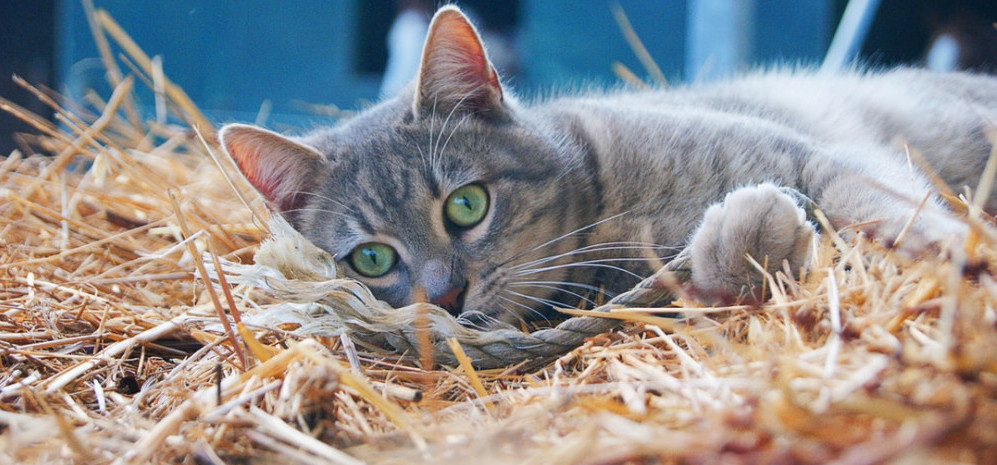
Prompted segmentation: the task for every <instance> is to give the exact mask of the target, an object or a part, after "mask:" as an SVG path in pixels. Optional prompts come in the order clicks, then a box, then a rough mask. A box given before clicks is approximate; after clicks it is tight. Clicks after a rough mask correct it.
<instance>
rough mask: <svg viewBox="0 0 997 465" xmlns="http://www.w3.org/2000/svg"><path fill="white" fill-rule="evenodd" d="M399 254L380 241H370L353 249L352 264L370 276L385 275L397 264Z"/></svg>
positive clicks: (355, 268)
mask: <svg viewBox="0 0 997 465" xmlns="http://www.w3.org/2000/svg"><path fill="white" fill-rule="evenodd" d="M397 259H398V254H396V253H395V249H392V248H391V246H389V245H385V244H381V243H379V242H368V243H366V244H361V245H360V246H359V247H357V248H355V249H353V253H352V254H350V264H351V265H353V269H354V270H357V273H360V274H362V275H364V276H367V277H369V278H376V277H378V276H384V275H385V274H386V273H387V272H388V271H391V267H392V266H395V261H396V260H397Z"/></svg>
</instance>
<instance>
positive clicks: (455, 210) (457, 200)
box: [443, 184, 488, 228]
mask: <svg viewBox="0 0 997 465" xmlns="http://www.w3.org/2000/svg"><path fill="white" fill-rule="evenodd" d="M443 212H444V213H445V214H446V216H447V219H448V220H450V222H452V223H453V224H455V225H457V226H458V227H461V228H469V227H471V226H474V225H476V224H478V223H480V222H481V220H482V219H484V218H485V214H486V213H488V192H487V191H485V188H484V187H481V186H480V185H478V184H468V185H466V186H464V187H461V188H458V189H457V190H455V191H453V193H451V194H450V196H449V197H447V203H446V205H444V207H443Z"/></svg>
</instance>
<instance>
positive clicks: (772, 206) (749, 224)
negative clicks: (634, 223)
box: [689, 184, 814, 303]
mask: <svg viewBox="0 0 997 465" xmlns="http://www.w3.org/2000/svg"><path fill="white" fill-rule="evenodd" d="M813 235H814V226H813V225H812V224H811V223H809V222H808V221H807V216H806V212H805V211H804V210H803V209H802V208H800V206H799V205H797V202H796V199H794V198H793V197H791V196H789V195H787V194H786V193H783V192H782V191H780V189H779V188H777V187H776V186H774V185H772V184H760V185H757V186H751V187H743V188H741V189H738V190H736V191H734V192H731V193H730V194H727V196H726V197H725V198H724V200H723V202H720V203H717V204H714V205H712V206H711V207H710V208H709V209H707V210H706V214H705V215H704V216H703V223H702V224H701V225H700V226H699V228H698V229H697V230H696V232H695V233H694V234H693V237H692V241H691V243H690V244H689V248H690V258H691V261H692V285H693V290H694V293H695V295H696V296H697V297H698V298H699V299H701V300H703V301H705V302H709V303H716V302H725V303H729V302H734V301H738V300H744V299H748V300H753V301H760V300H762V299H764V298H765V297H766V296H764V295H761V289H762V282H763V280H764V279H765V275H764V274H763V273H762V272H761V271H759V270H758V268H757V267H755V266H754V265H752V264H751V262H750V261H749V260H748V258H747V257H748V256H750V257H751V258H753V259H754V260H755V261H757V262H758V263H759V264H762V265H764V266H765V269H766V271H767V272H769V273H772V272H775V271H777V270H781V269H782V267H783V262H787V263H788V264H789V268H790V270H792V271H793V273H794V274H795V273H796V272H798V271H799V270H800V269H802V268H803V267H804V266H805V264H806V262H807V258H808V257H809V255H810V243H811V239H812V238H813Z"/></svg>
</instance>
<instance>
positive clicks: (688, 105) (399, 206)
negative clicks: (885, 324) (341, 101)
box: [222, 7, 997, 322]
mask: <svg viewBox="0 0 997 465" xmlns="http://www.w3.org/2000/svg"><path fill="white" fill-rule="evenodd" d="M442 11H443V12H445V13H440V14H438V16H437V17H438V18H439V17H440V15H443V14H446V15H454V14H456V15H459V12H458V11H457V10H456V9H455V8H453V7H447V8H444V10H442ZM455 12H456V13H455ZM454 19H455V17H453V16H450V17H449V20H448V23H447V25H446V27H447V28H453V27H461V26H462V25H466V21H464V20H463V16H459V18H456V19H457V21H456V22H455V21H454ZM462 21H463V22H462ZM439 23H440V24H443V21H439ZM455 24H456V25H455ZM433 27H434V29H433V31H434V33H435V34H436V35H437V36H442V37H447V36H448V34H450V31H449V30H447V29H444V28H443V27H442V26H439V25H438V24H437V21H434V26H433ZM466 27H470V26H469V25H467V26H466ZM472 31H473V29H472ZM461 32H462V33H463V35H461V36H460V39H461V40H463V41H465V42H466V41H467V40H471V39H468V37H471V36H469V35H468V34H466V32H467V31H466V30H462V31H461ZM473 37H474V38H476V36H473ZM457 42H458V43H457V44H456V45H454V41H452V40H451V41H447V42H446V45H444V46H446V47H454V46H457V47H460V46H461V45H460V43H459V42H460V41H457ZM434 44H435V42H433V39H432V34H431V38H430V40H429V41H427V47H433V46H434ZM444 52H445V51H444ZM462 52H467V50H462ZM427 55H432V54H431V53H428V52H427V53H425V54H424V60H425V59H426V58H425V57H426V56H427ZM450 55H454V56H456V57H457V58H454V60H460V59H462V58H461V56H463V55H461V54H460V53H456V54H449V55H448V54H446V53H442V54H440V56H443V57H447V56H450ZM464 55H466V53H464ZM465 58H466V57H465ZM444 61H445V60H444ZM424 63H426V62H425V61H424ZM484 63H486V64H487V60H485V61H484ZM462 65H463V63H462V62H459V61H458V62H448V63H446V66H443V67H444V68H446V72H444V70H443V69H440V70H437V69H435V68H434V67H433V66H437V65H432V64H430V65H424V68H423V70H422V71H421V72H420V80H421V81H422V82H432V83H433V84H432V88H431V89H427V88H425V87H424V88H421V89H417V88H416V87H417V85H413V86H412V87H410V89H409V90H408V92H406V93H403V95H401V96H399V97H397V98H394V99H391V100H388V101H385V102H382V103H380V104H378V105H376V106H374V107H373V108H370V109H368V110H366V111H364V112H361V113H360V114H358V115H357V116H356V117H354V118H352V119H350V120H348V121H344V122H342V123H341V124H339V125H337V126H335V127H331V128H324V129H320V130H318V131H315V132H312V133H310V134H308V135H305V136H304V137H301V138H297V139H294V142H291V141H290V140H289V141H288V143H289V144H292V143H293V144H300V145H305V146H308V147H312V148H314V149H315V150H317V151H318V152H319V153H321V154H323V155H324V156H325V159H326V163H325V164H324V166H322V167H321V168H319V169H311V170H309V171H308V172H301V173H298V175H299V176H302V177H304V178H306V182H302V183H296V184H300V185H306V186H314V187H312V188H310V189H309V191H308V192H304V193H302V194H301V195H303V196H304V197H302V198H301V202H300V204H301V205H303V207H302V208H301V209H296V210H295V211H285V212H283V213H284V214H285V215H286V216H288V218H289V219H291V221H292V222H293V224H294V225H295V226H296V227H297V228H298V229H299V230H300V231H301V232H302V233H304V235H305V236H306V237H308V238H309V239H310V240H312V241H313V242H314V243H315V244H316V245H318V246H319V247H322V248H323V249H325V250H327V251H329V252H331V253H332V254H333V255H334V256H335V257H336V259H337V260H339V261H340V262H341V267H342V268H343V269H344V270H346V271H347V273H350V274H352V275H353V276H354V277H356V278H357V279H360V280H361V281H363V282H365V283H366V284H367V285H368V286H370V287H371V289H372V290H373V291H374V292H375V295H377V296H378V297H379V298H381V299H384V300H385V301H387V302H389V303H390V304H392V305H395V306H400V305H405V304H408V303H411V302H412V301H413V300H414V299H415V298H416V297H417V293H416V289H422V290H424V291H425V292H426V294H427V295H428V296H429V298H430V300H432V299H433V298H434V296H439V295H442V294H444V293H446V292H449V291H451V290H453V289H455V288H459V287H460V286H463V285H465V283H466V286H467V288H466V293H465V295H464V301H463V305H462V308H461V309H459V310H460V311H462V312H463V313H462V314H464V315H467V314H479V313H480V314H479V316H480V315H484V317H485V318H484V319H485V321H488V319H489V318H494V319H497V320H500V321H504V322H510V321H515V320H517V319H522V318H527V317H530V315H531V314H532V313H534V312H542V311H544V310H545V309H547V308H548V307H549V305H557V306H570V305H574V304H576V303H578V301H579V297H578V295H579V294H586V293H588V290H591V289H594V288H600V289H603V290H605V291H607V292H611V293H612V292H620V291H622V290H625V289H626V288H627V287H629V286H631V285H632V284H634V283H635V282H636V281H637V278H636V277H637V276H645V275H647V274H649V273H650V272H652V271H653V269H655V268H656V267H657V266H659V265H660V263H661V261H662V260H667V259H668V258H669V257H670V256H672V255H673V254H674V253H676V252H677V250H679V248H681V247H684V246H686V245H690V244H691V247H692V257H693V263H694V269H693V284H694V287H695V289H694V291H695V292H697V293H698V295H699V296H701V297H702V298H703V299H704V300H707V301H726V300H733V299H736V298H738V297H743V296H746V295H748V296H751V295H754V297H756V298H758V297H762V296H759V295H757V288H758V285H759V283H760V279H761V278H760V277H761V275H760V274H759V273H758V272H757V271H756V270H755V269H754V268H753V267H751V266H750V265H749V264H748V261H747V259H746V258H745V255H746V254H747V255H750V256H752V257H753V258H754V259H755V260H757V261H758V262H759V263H764V262H767V263H768V264H769V269H771V270H775V269H782V267H783V264H784V261H785V263H786V264H788V266H789V267H790V268H791V269H792V270H793V271H798V270H800V269H801V267H803V266H804V265H805V263H806V257H807V255H808V253H809V244H810V240H809V238H810V236H811V234H812V233H813V226H812V225H810V224H809V223H807V222H806V220H805V218H804V216H803V215H802V212H801V210H800V209H799V207H797V206H796V204H795V203H794V200H793V199H792V198H791V197H788V196H786V195H785V194H783V193H781V192H780V191H779V190H778V189H776V187H775V186H787V187H792V188H794V189H796V190H798V191H800V192H802V193H804V194H806V195H807V196H809V197H810V198H811V199H813V200H814V201H815V202H816V204H817V205H818V206H819V207H820V208H821V209H822V210H823V211H824V212H825V214H826V215H827V216H828V217H829V218H830V221H831V223H832V225H833V226H834V227H835V228H847V227H849V226H850V225H856V224H859V225H861V226H860V229H861V230H862V231H864V232H867V233H869V234H871V235H873V236H875V237H877V238H881V239H883V240H885V241H892V240H893V239H895V238H896V236H897V234H898V233H899V232H900V230H901V228H902V227H903V226H904V224H906V223H907V221H908V220H910V219H911V217H913V216H914V213H915V210H916V206H917V204H918V203H919V202H920V201H921V200H922V198H924V197H926V196H930V195H931V194H930V193H931V192H932V191H933V189H932V187H931V186H930V184H929V183H928V182H927V180H926V178H925V176H924V174H922V173H920V172H918V171H917V170H916V169H914V168H912V166H911V165H910V164H909V163H908V161H907V159H906V157H905V154H904V151H903V149H902V147H901V146H900V145H899V144H898V141H900V140H903V141H907V142H909V144H910V146H911V147H913V148H916V149H918V150H919V151H921V152H923V153H924V155H925V157H926V158H927V160H928V161H929V162H930V164H931V165H932V166H933V167H934V169H935V170H937V171H938V172H939V173H940V174H941V175H942V177H943V178H944V179H945V180H946V182H948V183H949V185H950V186H951V187H952V188H953V189H955V190H958V191H961V190H962V187H963V186H965V185H968V186H971V187H975V186H976V185H977V183H978V181H979V176H980V173H981V172H982V171H983V166H984V164H985V162H986V159H987V156H988V155H989V152H990V145H989V144H988V142H987V141H986V139H985V137H984V132H985V131H984V130H985V128H988V127H992V126H993V124H994V123H995V122H997V80H995V79H993V78H990V77H984V76H974V75H968V74H932V73H928V72H924V71H917V70H906V69H905V70H897V71H891V72H886V73H875V74H873V73H860V72H853V73H848V74H844V75H837V76H826V75H819V74H815V73H812V72H809V71H772V72H765V73H759V74H754V75H750V76H747V77H744V78H742V79H739V80H735V81H731V82H725V83H720V84H715V85H710V86H702V87H690V88H681V89H672V90H649V91H643V92H630V91H616V92H610V93H592V94H587V95H581V96H575V97H561V98H556V99H552V100H548V101H542V102H538V103H535V104H529V105H526V104H521V103H519V102H517V101H516V100H515V99H514V97H512V96H511V95H510V94H509V93H508V92H507V91H505V90H502V89H501V88H500V87H499V86H498V83H497V82H496V81H494V78H493V76H492V75H489V74H488V72H489V71H490V67H489V68H487V69H485V68H481V67H480V66H478V67H473V68H469V69H463V68H461V66H462ZM441 66H442V65H441ZM469 66H477V65H473V64H472V65H469ZM454 69H458V70H461V72H454V71H453V70H454ZM447 79H454V80H459V81H460V82H455V83H453V85H452V86H449V87H448V82H447ZM424 86H425V84H424ZM475 86H481V87H484V88H485V91H483V92H478V93H475ZM451 87H452V88H454V89H460V94H459V95H447V94H446V93H447V89H448V88H451ZM429 90H431V91H432V92H431V93H428V91H429ZM415 95H418V96H419V97H418V99H416V98H415V97H414V96H415ZM469 95H470V96H471V97H472V98H468V96H469ZM476 95H477V96H479V97H478V98H475V97H474V96H476ZM242 130H246V127H244V126H240V127H238V128H236V127H231V128H226V129H224V130H223V131H222V140H223V142H225V144H224V145H225V146H226V147H227V149H228V150H229V152H230V153H232V152H234V151H238V150H239V149H238V148H237V147H235V146H234V145H233V144H231V143H228V142H230V141H231V140H232V139H233V137H234V134H236V133H237V131H242ZM249 137H250V139H252V136H251V135H250V136H249ZM291 152H294V151H291ZM298 152H300V150H298ZM232 155H233V157H234V158H236V160H237V161H239V160H240V154H239V153H232ZM264 158H265V155H264ZM276 159H278V160H279V159H280V157H276ZM240 164H241V166H244V170H246V169H247V168H245V166H248V165H246V164H245V163H244V162H240ZM261 165H262V166H263V168H262V169H268V168H267V165H266V163H265V161H264V162H263V163H261ZM471 182H477V183H481V184H482V185H484V186H486V188H487V190H488V192H489V196H490V201H491V208H490V209H489V211H488V214H487V216H486V218H485V219H484V220H483V221H482V223H480V224H479V225H477V226H475V227H472V228H470V229H468V230H458V229H455V228H453V227H451V226H448V224H447V223H446V221H445V219H444V217H443V213H442V210H443V201H444V199H446V198H447V196H448V195H449V193H450V192H452V191H453V190H454V189H457V188H458V187H461V186H463V185H465V184H468V183H471ZM264 194H265V195H266V194H267V193H266V192H264ZM284 200H286V199H275V198H271V199H270V201H271V202H272V203H274V204H287V202H284ZM987 207H988V209H989V210H991V211H992V210H994V209H995V208H997V195H992V196H991V197H990V199H989V200H988V202H987ZM704 213H705V216H704ZM965 234H966V226H965V225H964V224H963V223H962V222H960V221H959V220H957V219H955V218H954V217H953V216H952V215H951V214H950V213H949V212H948V211H946V210H945V209H944V208H943V207H942V206H941V204H940V202H939V201H938V200H937V199H936V198H934V197H931V198H930V199H929V201H928V203H927V205H926V206H925V208H924V209H923V210H922V211H921V213H920V215H919V216H918V218H917V220H916V221H915V222H914V224H913V227H912V228H911V231H910V233H909V235H908V236H907V237H906V238H905V239H904V242H903V243H901V245H900V246H901V248H903V249H904V250H907V251H909V252H911V253H920V252H924V251H927V250H934V249H935V248H937V247H940V246H942V245H944V244H943V243H944V242H945V241H958V240H959V239H960V238H962V237H963V236H964V235H965ZM371 241H377V242H383V243H386V244H389V245H391V246H392V247H394V248H395V249H396V250H397V251H398V254H399V262H398V264H397V265H396V267H395V269H394V270H393V271H392V272H391V273H389V274H388V275H386V276H384V277H381V278H373V279H370V278H364V277H362V276H360V275H359V274H357V273H355V272H353V271H352V270H351V267H350V266H349V265H348V259H349V255H350V253H351V251H352V250H353V249H354V248H355V247H357V246H358V245H360V244H362V243H365V242H371ZM659 259H660V260H659Z"/></svg>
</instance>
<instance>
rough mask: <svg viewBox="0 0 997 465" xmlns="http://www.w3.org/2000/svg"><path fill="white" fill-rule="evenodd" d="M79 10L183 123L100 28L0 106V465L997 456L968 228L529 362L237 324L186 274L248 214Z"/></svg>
mask: <svg viewBox="0 0 997 465" xmlns="http://www.w3.org/2000/svg"><path fill="white" fill-rule="evenodd" d="M93 21H94V26H95V31H96V32H97V36H98V43H101V39H104V37H105V35H104V33H105V32H108V33H110V34H111V36H112V38H114V39H115V41H116V42H117V43H118V44H119V45H120V46H121V47H122V49H123V50H124V51H125V53H126V54H127V57H126V61H127V62H129V63H133V65H132V72H131V74H132V75H134V76H138V77H139V79H142V80H146V81H148V83H149V84H150V85H151V86H152V87H154V88H155V89H157V91H158V92H159V93H160V94H161V95H163V96H164V97H165V98H164V99H163V103H162V104H165V105H168V106H169V109H170V110H171V111H173V112H174V114H175V115H177V116H178V117H179V118H180V119H182V120H183V121H186V122H188V123H189V125H170V124H162V123H154V122H142V121H139V120H138V118H137V117H136V116H135V115H136V114H137V112H136V111H135V110H134V108H133V107H132V106H131V105H132V103H131V95H132V90H133V86H134V85H135V80H134V79H133V78H122V77H121V76H122V73H121V72H120V71H117V68H116V66H117V65H116V63H115V60H113V59H111V55H110V53H111V52H110V49H109V47H108V46H106V45H107V44H106V42H105V46H104V47H103V48H102V49H103V50H104V53H105V62H106V63H108V66H109V67H110V69H111V72H110V73H109V77H110V80H111V82H112V84H113V85H114V88H115V92H114V94H113V95H112V96H111V97H110V98H109V99H108V100H107V101H104V100H102V99H101V98H99V97H97V96H91V97H90V99H89V101H88V102H86V104H85V105H79V106H78V105H76V104H70V103H67V102H61V101H59V100H58V99H57V98H55V97H54V96H52V95H51V93H49V92H46V91H39V92H38V93H39V96H40V97H41V98H43V99H46V100H47V101H49V102H51V104H52V105H53V106H54V107H55V108H56V110H57V113H58V119H59V125H58V126H55V125H52V124H51V123H48V122H45V121H41V120H39V119H38V118H36V117H33V116H31V115H27V114H24V113H23V112H21V111H19V110H18V109H17V108H15V107H13V106H11V105H10V104H9V103H6V102H4V103H3V104H2V106H3V107H4V109H6V110H8V111H13V112H15V113H20V114H21V115H22V116H23V117H24V118H26V119H28V120H31V121H34V122H35V125H36V128H37V129H38V135H37V136H28V137H26V138H25V139H24V140H25V141H26V145H25V148H24V150H22V151H21V152H15V153H14V154H11V155H10V156H8V157H6V158H5V159H4V160H3V161H0V199H2V200H0V283H2V284H0V463H81V464H82V463H86V464H102V463H135V464H140V463H233V462H234V463H271V462H273V463H284V464H286V463H308V464H318V463H347V464H353V463H363V462H367V463H398V464H407V463H434V464H439V463H466V462H468V461H470V460H474V461H475V463H482V464H483V463H536V464H571V463H605V464H611V463H621V464H622V463H690V462H695V463H703V462H705V463H715V462H720V461H723V462H725V463H884V462H887V463H931V462H936V463H952V462H960V463H980V464H983V463H997V311H995V307H997V280H995V278H994V273H995V271H997V270H995V266H994V263H997V243H995V242H993V240H992V239H985V238H973V239H972V241H973V243H972V244H969V245H968V246H967V248H966V252H965V253H961V252H962V251H956V253H955V254H954V255H955V256H956V258H952V259H943V258H937V259H931V260H923V261H917V262H911V261H908V260H905V259H903V258H902V257H898V256H895V255H894V254H892V253H891V252H890V251H888V250H884V249H882V248H879V247H877V246H875V245H873V244H870V243H867V242H864V241H862V240H861V239H859V240H857V241H855V242H852V243H846V242H843V241H841V239H839V238H837V237H836V236H835V235H834V234H827V235H825V237H824V238H823V242H822V243H821V244H820V248H819V250H818V254H817V256H816V258H815V264H814V267H813V269H812V271H811V272H810V273H809V274H808V276H806V277H805V279H804V280H802V281H800V282H795V281H792V280H785V279H781V278H774V279H773V280H772V281H771V283H770V284H771V285H772V288H773V289H774V297H773V298H772V300H771V301H770V302H769V303H768V304H766V305H765V306H763V307H761V308H744V307H735V308H701V307H699V306H698V305H697V304H696V303H695V302H690V301H684V300H680V301H678V302H677V303H676V304H675V305H676V306H677V307H682V308H683V309H684V310H683V311H684V312H685V315H686V318H685V319H681V320H675V319H665V318H659V317H656V316H655V315H654V314H653V313H652V311H651V310H648V311H642V310H640V309H637V310H631V311H629V312H628V313H626V314H625V315H624V316H625V318H626V319H627V320H629V322H628V323H627V324H626V325H625V326H624V328H623V329H622V330H619V331H614V332H611V333H607V334H604V335H602V336H599V337H595V338H591V339H589V340H587V341H586V342H585V343H584V344H583V345H582V346H580V347H578V348H577V349H575V350H573V351H571V352H570V353H568V354H566V355H564V356H563V357H561V358H560V359H558V360H556V361H554V362H552V363H549V364H546V365H544V366H542V367H539V368H536V367H533V368H526V367H525V366H513V367H508V368H503V369H494V370H474V369H473V368H471V367H470V365H469V364H462V365H460V366H457V367H456V368H441V367H433V366H428V365H427V364H425V363H426V362H425V361H423V362H422V364H420V362H419V361H417V360H416V357H406V356H396V355H387V354H382V353H375V352H371V351H369V350H368V349H365V348H363V347H355V346H354V345H353V344H351V343H350V342H349V341H348V340H340V339H323V338H302V337H294V336H291V335H290V333H289V332H288V331H289V330H292V329H294V328H291V327H276V328H245V327H241V328H240V327H239V325H237V324H236V323H237V322H238V320H239V317H240V316H241V315H249V314H254V313H256V312H259V311H262V310H264V309H266V308H267V307H268V306H270V305H272V304H273V303H274V302H273V301H272V299H270V298H269V297H268V296H267V295H265V294H263V293H261V292H259V291H258V290H255V289H253V288H250V287H245V286H234V285H229V284H228V283H227V282H218V283H215V285H213V286H206V285H205V282H204V281H203V280H202V279H201V278H200V277H199V276H202V274H201V273H200V272H199V271H198V270H199V269H203V268H204V267H208V268H210V267H211V265H213V263H211V262H213V259H211V257H218V258H219V259H226V260H232V261H241V262H244V263H246V262H249V261H250V260H251V257H252V255H253V253H254V251H255V250H256V247H257V244H258V243H259V241H260V240H261V239H262V238H263V237H265V236H266V232H265V231H264V230H263V227H264V225H265V222H264V220H265V218H266V214H265V212H263V210H262V208H261V203H260V201H259V199H257V198H256V197H255V194H252V191H251V189H249V187H248V186H246V185H245V184H243V183H242V182H241V179H240V178H238V177H236V176H232V173H233V172H232V167H231V165H230V164H228V162H227V161H225V160H218V159H217V158H215V157H213V156H212V154H211V153H210V152H211V151H212V148H213V147H214V146H213V145H212V144H213V143H214V142H213V141H212V139H213V136H212V134H211V133H212V130H211V128H210V127H209V126H208V125H207V124H206V123H205V119H204V118H203V116H200V114H199V113H198V112H197V109H196V108H194V107H193V105H191V104H190V103H189V99H186V98H185V97H184V96H183V94H182V91H181V90H180V89H179V88H177V87H175V86H173V85H172V84H171V83H170V82H169V81H168V80H167V79H165V77H164V76H163V75H162V73H161V71H160V70H157V69H156V68H155V66H154V64H153V62H152V61H150V60H148V58H145V57H144V55H142V54H141V51H140V50H138V49H137V47H135V46H134V45H133V44H130V41H129V40H128V39H127V36H126V35H124V33H123V32H122V31H120V29H117V28H116V27H115V25H114V23H113V21H112V20H110V18H109V17H108V16H106V15H104V14H102V13H100V12H97V13H96V14H94V15H93ZM192 127H196V128H197V129H198V130H197V131H194V130H192V129H190V128H192ZM202 134H203V136H204V137H203V138H202V137H200V136H201V135H202ZM31 151H38V152H39V153H42V154H47V155H48V156H42V155H32V154H30V153H31ZM216 160H217V161H216ZM223 171H225V172H228V173H229V176H228V177H227V176H225V175H223ZM230 178H231V179H235V181H233V184H231V185H230V183H229V181H228V179H230ZM241 198H246V199H250V200H249V201H248V202H246V201H243V200H242V199H241ZM254 212H255V213H254ZM203 257H208V258H207V259H205V258H203ZM205 260H207V261H208V262H209V263H207V264H205V263H204V261H205ZM219 315H223V316H224V322H225V323H224V324H222V325H219V324H218V323H219V322H220V321H222V320H220V317H219ZM212 326H216V327H221V328H223V329H224V328H227V329H228V330H227V331H226V330H219V331H206V330H205V329H204V328H209V327H212ZM454 350H455V352H460V348H459V347H455V348H454ZM457 358H458V359H459V358H460V357H459V356H458V357H457ZM420 366H421V368H420Z"/></svg>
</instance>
